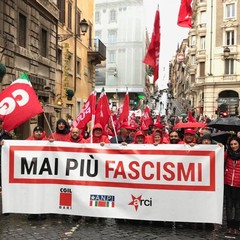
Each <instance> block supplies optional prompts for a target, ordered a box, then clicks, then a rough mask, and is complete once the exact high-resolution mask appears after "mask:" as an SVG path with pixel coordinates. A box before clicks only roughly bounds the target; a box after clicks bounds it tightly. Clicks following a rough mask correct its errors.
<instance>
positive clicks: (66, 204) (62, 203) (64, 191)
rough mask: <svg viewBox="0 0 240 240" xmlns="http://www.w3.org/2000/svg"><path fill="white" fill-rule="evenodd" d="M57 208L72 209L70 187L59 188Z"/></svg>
mask: <svg viewBox="0 0 240 240" xmlns="http://www.w3.org/2000/svg"><path fill="white" fill-rule="evenodd" d="M59 208H60V209H72V189H71V188H60V194H59Z"/></svg>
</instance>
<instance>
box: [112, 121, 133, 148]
mask: <svg viewBox="0 0 240 240" xmlns="http://www.w3.org/2000/svg"><path fill="white" fill-rule="evenodd" d="M129 130H130V127H129V125H128V123H127V122H123V123H122V124H121V127H120V134H118V135H117V136H114V137H112V138H111V139H110V142H111V143H121V144H128V143H132V142H133V139H132V138H131V137H130V136H129V133H130V131H129Z"/></svg>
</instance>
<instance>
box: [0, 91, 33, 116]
mask: <svg viewBox="0 0 240 240" xmlns="http://www.w3.org/2000/svg"><path fill="white" fill-rule="evenodd" d="M28 101H29V95H28V93H27V92H26V91H24V90H23V89H17V90H15V91H13V92H12V97H6V98H4V99H3V100H2V101H1V102H0V115H8V114H10V113H12V112H13V111H14V109H15V108H16V105H18V106H19V107H23V106H24V105H26V104H27V103H28Z"/></svg>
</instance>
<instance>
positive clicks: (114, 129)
mask: <svg viewBox="0 0 240 240" xmlns="http://www.w3.org/2000/svg"><path fill="white" fill-rule="evenodd" d="M110 119H111V123H112V127H113V132H114V135H115V138H116V142H117V144H118V138H117V132H116V128H115V125H114V122H113V118H112V115H111V116H110Z"/></svg>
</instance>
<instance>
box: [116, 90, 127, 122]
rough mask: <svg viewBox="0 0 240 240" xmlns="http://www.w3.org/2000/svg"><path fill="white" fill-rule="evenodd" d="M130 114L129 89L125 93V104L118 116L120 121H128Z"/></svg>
mask: <svg viewBox="0 0 240 240" xmlns="http://www.w3.org/2000/svg"><path fill="white" fill-rule="evenodd" d="M128 115H129V94H128V91H127V92H126V94H125V97H124V101H123V106H122V108H121V112H120V115H119V118H118V121H119V122H120V123H121V122H127V121H128Z"/></svg>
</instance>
